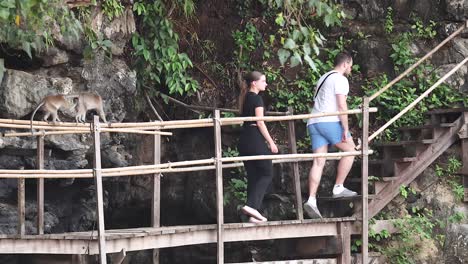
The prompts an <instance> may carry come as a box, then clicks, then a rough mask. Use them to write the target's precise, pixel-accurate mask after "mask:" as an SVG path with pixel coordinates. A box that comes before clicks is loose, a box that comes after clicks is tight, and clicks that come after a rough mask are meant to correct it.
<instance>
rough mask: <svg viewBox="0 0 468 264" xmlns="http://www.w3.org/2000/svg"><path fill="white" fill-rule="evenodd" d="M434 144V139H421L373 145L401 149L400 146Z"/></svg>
mask: <svg viewBox="0 0 468 264" xmlns="http://www.w3.org/2000/svg"><path fill="white" fill-rule="evenodd" d="M435 142H436V140H435V139H422V140H406V141H396V142H377V143H374V145H375V146H379V147H401V146H407V145H417V144H424V145H429V144H432V143H435Z"/></svg>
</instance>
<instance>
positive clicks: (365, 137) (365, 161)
mask: <svg viewBox="0 0 468 264" xmlns="http://www.w3.org/2000/svg"><path fill="white" fill-rule="evenodd" d="M361 141H362V148H361V150H362V166H361V167H362V180H361V184H362V246H361V251H362V252H361V253H362V254H361V256H362V263H363V264H364V263H365V264H367V263H368V250H369V248H368V247H369V239H368V234H369V219H368V218H369V212H368V209H369V208H368V202H369V201H368V191H369V190H368V188H369V185H368V176H369V97H364V98H363V105H362V139H361Z"/></svg>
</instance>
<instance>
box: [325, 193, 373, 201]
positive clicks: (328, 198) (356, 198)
mask: <svg viewBox="0 0 468 264" xmlns="http://www.w3.org/2000/svg"><path fill="white" fill-rule="evenodd" d="M368 198H369V199H374V198H375V195H373V194H369V195H368ZM361 199H362V195H356V196H351V197H340V198H335V197H333V196H317V200H320V201H343V200H350V201H352V200H361Z"/></svg>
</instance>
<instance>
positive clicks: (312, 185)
mask: <svg viewBox="0 0 468 264" xmlns="http://www.w3.org/2000/svg"><path fill="white" fill-rule="evenodd" d="M327 152H328V146H327V145H325V146H321V147H319V148H317V149H316V150H314V153H327ZM326 161H327V159H326V158H315V159H314V162H313V164H312V168H310V172H309V196H313V197H315V195H316V194H317V189H318V186H319V184H320V179H321V178H322V172H323V168H324V167H325V162H326Z"/></svg>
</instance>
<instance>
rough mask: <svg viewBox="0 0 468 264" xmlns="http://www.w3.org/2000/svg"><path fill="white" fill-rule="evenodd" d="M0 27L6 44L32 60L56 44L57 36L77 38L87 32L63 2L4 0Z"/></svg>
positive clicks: (0, 10) (1, 7) (0, 36)
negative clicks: (38, 53)
mask: <svg viewBox="0 0 468 264" xmlns="http://www.w3.org/2000/svg"><path fill="white" fill-rule="evenodd" d="M0 24H1V25H2V26H1V27H0V39H1V40H2V43H4V44H6V45H7V46H8V47H9V48H11V49H18V50H23V51H24V52H25V53H26V54H28V56H29V57H30V58H32V53H33V52H38V51H41V50H42V49H44V48H45V47H48V46H51V45H53V44H54V41H53V38H52V35H53V34H61V35H63V36H64V37H70V38H75V39H77V38H79V36H80V34H81V32H82V31H83V29H82V26H81V23H80V21H79V20H78V19H76V18H75V15H74V14H73V12H70V10H69V9H68V7H67V6H66V4H65V2H64V1H61V0H36V1H17V0H3V1H2V2H1V3H0ZM54 28H56V29H58V32H54Z"/></svg>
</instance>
